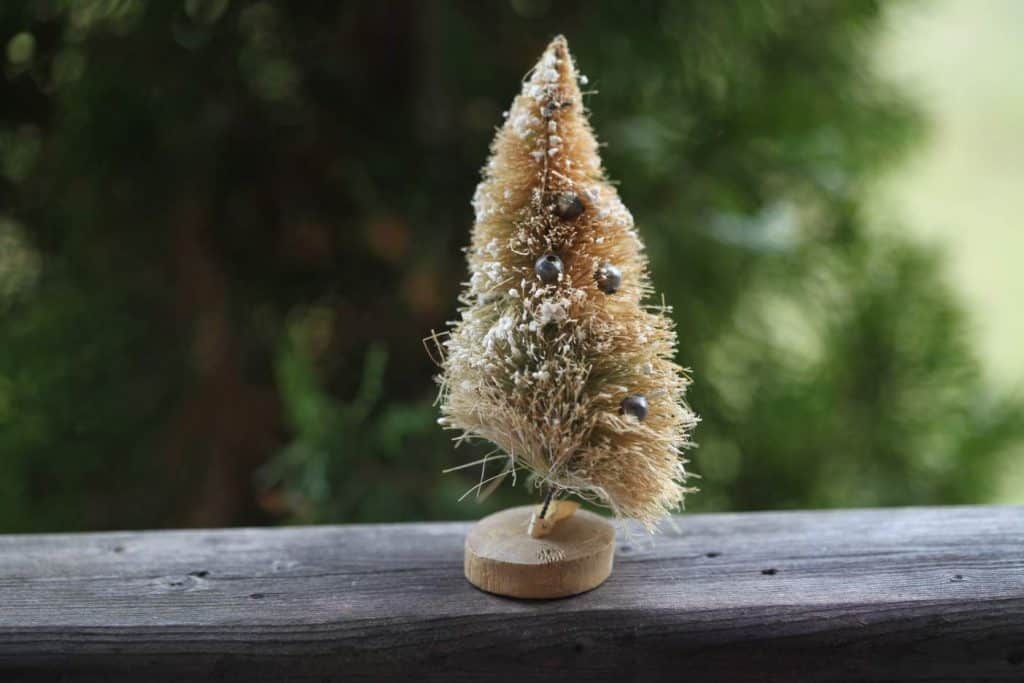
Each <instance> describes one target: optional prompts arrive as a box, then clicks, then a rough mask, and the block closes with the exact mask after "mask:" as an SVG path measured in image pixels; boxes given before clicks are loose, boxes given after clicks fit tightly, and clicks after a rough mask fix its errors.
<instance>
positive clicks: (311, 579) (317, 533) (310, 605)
mask: <svg viewBox="0 0 1024 683" xmlns="http://www.w3.org/2000/svg"><path fill="white" fill-rule="evenodd" d="M468 528H469V525H468V524H397V525H379V526H377V525H357V526H348V527H310V528H290V529H280V528H279V529H235V530H221V531H169V532H150V533H106V534H87V535H73V534H68V535H41V536H6V537H4V536H0V681H4V682H5V683H6V682H7V681H21V680H26V681H43V680H47V681H56V680H61V681H79V680H81V681H101V680H125V681H162V680H168V681H169V680H174V681H197V680H210V679H216V680H231V681H262V680H293V681H307V680H308V681H312V680H316V681H346V680H368V679H376V680H380V679H390V680H410V679H415V680H417V681H432V680H443V681H476V682H480V681H489V680H505V679H513V678H514V679H516V680H518V681H546V680H557V681H560V682H563V683H564V681H567V680H588V681H605V680H608V681H631V680H644V681H648V680H690V681H692V680H723V681H742V680H751V681H755V680H756V681H797V680H822V681H825V680H828V681H839V680H844V681H863V680H936V681H938V680H942V681H946V680H983V679H984V680H1016V681H1020V680H1024V508H1014V507H951V508H930V509H929V508H910V509H888V510H881V509H880V510H852V511H834V512H791V513H758V514H721V515H685V516H682V517H679V518H677V519H676V528H675V529H671V528H668V527H666V528H665V530H664V532H663V533H662V534H660V535H658V536H656V537H654V538H650V537H647V536H645V535H644V534H643V533H642V532H641V531H640V530H638V529H635V528H629V529H619V533H618V538H619V540H618V547H617V549H616V566H615V571H614V573H613V574H612V576H611V577H610V578H609V579H608V580H607V581H606V582H605V583H604V584H603V585H602V586H600V587H599V588H597V589H596V590H593V591H591V592H589V593H585V594H583V595H580V596H577V597H574V598H569V599H566V600H555V601H544V602H537V601H519V600H511V599H506V598H500V597H496V596H493V595H489V594H486V593H483V592H481V591H478V590H476V589H474V588H473V587H472V586H470V585H469V583H468V582H466V580H465V579H464V578H463V575H462V546H463V541H464V537H465V534H466V531H467V529H468Z"/></svg>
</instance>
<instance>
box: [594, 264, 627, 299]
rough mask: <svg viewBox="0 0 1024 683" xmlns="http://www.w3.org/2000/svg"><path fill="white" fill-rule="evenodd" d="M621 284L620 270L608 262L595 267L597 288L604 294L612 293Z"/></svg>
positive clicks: (617, 289)
mask: <svg viewBox="0 0 1024 683" xmlns="http://www.w3.org/2000/svg"><path fill="white" fill-rule="evenodd" d="M621 286H622V271H621V270H619V269H618V268H616V267H615V266H613V265H612V264H610V263H604V264H602V265H601V267H600V268H598V269H597V288H598V289H600V290H601V291H602V292H604V293H605V294H614V293H615V292H617V291H619V287H621Z"/></svg>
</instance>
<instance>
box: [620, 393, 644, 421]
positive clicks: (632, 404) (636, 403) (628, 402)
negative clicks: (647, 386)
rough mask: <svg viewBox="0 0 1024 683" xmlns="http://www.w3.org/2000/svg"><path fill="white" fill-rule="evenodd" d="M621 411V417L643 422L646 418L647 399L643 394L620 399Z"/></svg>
mask: <svg viewBox="0 0 1024 683" xmlns="http://www.w3.org/2000/svg"><path fill="white" fill-rule="evenodd" d="M621 411H622V414H623V415H632V416H633V417H635V418H636V419H638V420H640V421H643V419H644V418H645V417H647V399H646V398H645V397H644V395H643V394H632V395H630V396H627V397H626V398H624V399H622V407H621Z"/></svg>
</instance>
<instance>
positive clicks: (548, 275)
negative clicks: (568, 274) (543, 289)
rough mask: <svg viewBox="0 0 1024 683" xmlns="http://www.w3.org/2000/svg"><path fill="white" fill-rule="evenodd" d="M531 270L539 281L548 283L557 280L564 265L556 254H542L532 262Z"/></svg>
mask: <svg viewBox="0 0 1024 683" xmlns="http://www.w3.org/2000/svg"><path fill="white" fill-rule="evenodd" d="M533 270H534V272H536V273H537V277H539V278H540V281H541V282H543V283H544V284H546V285H550V284H552V283H555V282H558V280H559V278H560V277H561V275H562V272H563V271H564V270H565V266H563V265H562V259H560V258H558V254H544V255H543V256H541V257H540V258H539V259H537V262H536V263H534V264H533Z"/></svg>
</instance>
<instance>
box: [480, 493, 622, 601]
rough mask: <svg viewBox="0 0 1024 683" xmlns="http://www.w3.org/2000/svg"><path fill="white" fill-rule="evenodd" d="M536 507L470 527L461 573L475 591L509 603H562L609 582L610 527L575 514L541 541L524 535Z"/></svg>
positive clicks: (495, 516) (612, 551)
mask: <svg viewBox="0 0 1024 683" xmlns="http://www.w3.org/2000/svg"><path fill="white" fill-rule="evenodd" d="M536 510H537V506H536V505H524V506H522V507H516V508H509V509H508V510H501V511H500V512H495V513H494V514H493V515H489V516H487V517H485V518H483V519H481V520H480V521H479V522H477V523H476V524H474V525H473V526H472V528H471V529H470V530H469V533H468V534H467V535H466V549H465V563H464V570H465V574H466V578H467V579H468V580H469V582H470V583H472V584H473V585H474V586H476V587H477V588H480V589H481V590H485V591H487V592H489V593H496V594H498V595H505V596H508V597H513V598H545V599H547V598H564V597H567V596H570V595H578V594H579V593H584V592H586V591H589V590H593V589H594V588H597V587H598V586H600V585H601V583H602V582H603V581H604V580H605V579H607V578H608V575H609V574H610V573H611V571H612V561H613V559H614V557H615V527H613V526H612V524H611V522H609V521H607V520H605V519H603V518H602V517H600V516H598V515H595V514H594V513H593V512H588V511H586V510H580V511H578V512H576V513H575V514H573V515H572V516H571V517H569V518H567V519H563V520H561V521H559V522H558V523H557V524H556V525H555V526H554V527H553V528H552V530H551V531H550V532H549V533H548V534H547V535H545V536H543V537H542V538H533V537H532V536H530V535H529V533H527V528H528V527H529V526H530V518H531V517H532V516H533V514H534V512H535V511H536Z"/></svg>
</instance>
